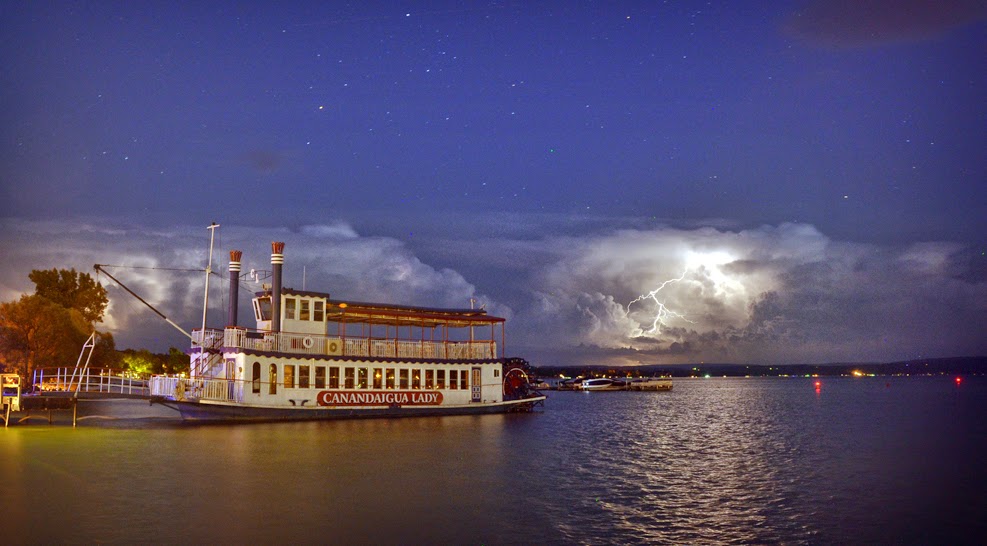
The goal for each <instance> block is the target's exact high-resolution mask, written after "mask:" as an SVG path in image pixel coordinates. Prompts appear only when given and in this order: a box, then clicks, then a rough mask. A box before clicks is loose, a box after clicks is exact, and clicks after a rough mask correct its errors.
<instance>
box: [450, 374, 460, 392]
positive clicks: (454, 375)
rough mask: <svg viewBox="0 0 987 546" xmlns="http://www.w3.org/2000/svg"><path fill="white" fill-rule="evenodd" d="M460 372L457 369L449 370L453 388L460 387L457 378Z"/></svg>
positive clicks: (451, 387)
mask: <svg viewBox="0 0 987 546" xmlns="http://www.w3.org/2000/svg"><path fill="white" fill-rule="evenodd" d="M458 374H459V372H457V371H456V370H449V388H450V389H452V390H456V389H458V388H459V385H458V384H457V382H456V378H457V377H458Z"/></svg>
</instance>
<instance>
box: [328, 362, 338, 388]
mask: <svg viewBox="0 0 987 546" xmlns="http://www.w3.org/2000/svg"><path fill="white" fill-rule="evenodd" d="M329 388H330V389H338V388H339V368H337V367H336V366H331V367H330V368H329Z"/></svg>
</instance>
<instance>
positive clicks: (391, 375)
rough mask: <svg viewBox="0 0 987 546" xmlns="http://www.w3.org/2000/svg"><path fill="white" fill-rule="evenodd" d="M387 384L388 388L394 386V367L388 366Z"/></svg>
mask: <svg viewBox="0 0 987 546" xmlns="http://www.w3.org/2000/svg"><path fill="white" fill-rule="evenodd" d="M386 385H387V388H388V389H393V388H394V368H388V369H387V383H386Z"/></svg>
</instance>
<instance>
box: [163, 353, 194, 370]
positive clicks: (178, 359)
mask: <svg viewBox="0 0 987 546" xmlns="http://www.w3.org/2000/svg"><path fill="white" fill-rule="evenodd" d="M188 371H189V356H188V355H187V354H185V351H183V350H181V349H178V348H176V347H169V348H168V356H167V359H166V360H165V373H182V372H186V373H187V372H188Z"/></svg>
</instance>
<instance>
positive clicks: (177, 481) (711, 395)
mask: <svg viewBox="0 0 987 546" xmlns="http://www.w3.org/2000/svg"><path fill="white" fill-rule="evenodd" d="M813 381H814V380H811V379H706V380H675V388H674V391H672V392H670V393H624V392H618V393H567V392H560V393H551V395H550V398H549V401H548V404H547V407H546V408H545V410H544V411H543V412H541V413H536V414H532V415H504V416H496V415H494V416H479V417H444V418H421V419H406V420H370V421H340V422H326V423H297V424H296V423H284V424H270V425H266V424H265V425H248V426H205V427H203V426H172V425H167V426H166V425H161V424H156V425H152V426H147V425H145V426H142V427H139V428H137V427H133V426H130V425H125V424H122V423H119V422H118V423H116V424H113V425H112V426H107V425H103V426H85V427H79V428H78V429H74V430H73V429H72V428H71V427H49V426H47V425H39V424H35V425H30V426H28V425H20V426H12V427H11V428H9V429H6V430H0V480H2V491H0V495H2V496H0V535H2V536H3V542H4V543H15V544H16V543H169V544H177V543H183V544H188V543H223V544H226V543H235V542H237V543H249V544H275V543H277V544H284V543H336V544H369V543H374V544H536V543H537V544H731V543H732V544H847V543H850V544H865V543H866V544H871V543H873V544H965V543H969V544H977V543H980V544H982V543H984V541H985V540H987V539H985V537H987V534H985V533H987V526H985V525H984V523H983V522H984V521H985V520H987V501H985V499H987V470H985V464H987V411H985V410H987V379H984V378H966V379H965V380H964V382H963V383H962V385H960V386H957V385H956V384H955V383H954V382H953V379H952V378H948V377H947V378H866V379H822V380H821V381H822V383H823V384H822V388H821V389H820V391H819V392H818V393H817V392H816V390H815V389H814V388H813V385H812V384H813Z"/></svg>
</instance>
